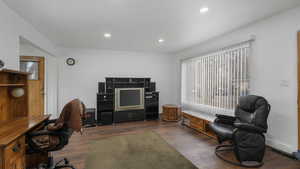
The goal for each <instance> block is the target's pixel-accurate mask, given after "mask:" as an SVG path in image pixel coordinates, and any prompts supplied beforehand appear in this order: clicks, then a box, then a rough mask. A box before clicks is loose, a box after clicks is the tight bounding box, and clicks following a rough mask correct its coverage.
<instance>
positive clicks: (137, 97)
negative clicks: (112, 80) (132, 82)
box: [115, 88, 145, 111]
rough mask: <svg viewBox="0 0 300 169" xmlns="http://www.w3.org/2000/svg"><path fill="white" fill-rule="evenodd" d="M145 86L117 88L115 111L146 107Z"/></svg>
mask: <svg viewBox="0 0 300 169" xmlns="http://www.w3.org/2000/svg"><path fill="white" fill-rule="evenodd" d="M144 107H145V106H144V88H116V89H115V111H126V110H140V109H144Z"/></svg>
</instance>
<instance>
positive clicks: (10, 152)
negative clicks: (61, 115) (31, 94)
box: [0, 115, 50, 169]
mask: <svg viewBox="0 0 300 169" xmlns="http://www.w3.org/2000/svg"><path fill="white" fill-rule="evenodd" d="M49 117H50V115H45V116H40V117H23V118H20V119H16V120H13V121H9V122H5V123H3V124H1V125H0V169H25V168H26V162H25V160H26V154H25V151H26V146H27V145H26V143H25V137H26V136H25V135H26V133H27V132H29V131H32V130H34V129H36V128H38V127H40V126H41V125H42V124H43V122H45V121H46V120H47V119H49Z"/></svg>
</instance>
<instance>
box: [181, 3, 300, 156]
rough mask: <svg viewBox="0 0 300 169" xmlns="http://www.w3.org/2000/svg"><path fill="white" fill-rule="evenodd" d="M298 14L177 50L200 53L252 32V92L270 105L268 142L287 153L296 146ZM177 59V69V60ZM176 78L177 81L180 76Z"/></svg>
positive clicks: (295, 11)
mask: <svg viewBox="0 0 300 169" xmlns="http://www.w3.org/2000/svg"><path fill="white" fill-rule="evenodd" d="M299 18H300V8H299V7H298V8H295V9H292V10H289V11H287V12H285V13H281V14H279V15H277V16H273V17H272V18H268V19H266V20H263V21H260V22H257V23H254V24H252V25H249V26H247V27H244V28H241V29H238V30H236V31H234V32H231V33H228V34H226V35H223V36H221V37H218V38H215V39H212V40H210V41H207V42H204V43H201V44H199V45H196V46H194V47H192V48H190V49H186V50H184V51H181V52H179V53H177V54H176V55H177V56H179V57H178V58H179V59H182V58H185V57H191V56H199V55H200V54H201V53H205V52H207V51H210V50H213V49H216V48H219V47H224V46H227V45H230V44H232V43H236V42H239V41H242V40H245V39H249V38H250V36H252V35H255V36H256V40H255V42H254V43H253V46H252V49H253V50H252V55H251V58H250V76H251V77H250V80H251V81H250V88H251V94H258V95H262V96H264V97H266V98H267V100H268V101H269V102H270V104H271V106H272V110H271V113H270V116H269V120H268V122H269V130H268V134H267V139H268V144H269V145H272V146H274V147H275V148H278V149H280V150H283V151H286V152H288V153H291V152H293V151H296V150H297V123H298V122H297V31H299V30H300V22H299ZM177 62H178V65H177V68H178V69H179V60H177ZM178 72H179V70H178ZM177 80H178V84H179V77H178V78H177ZM178 86H179V85H178Z"/></svg>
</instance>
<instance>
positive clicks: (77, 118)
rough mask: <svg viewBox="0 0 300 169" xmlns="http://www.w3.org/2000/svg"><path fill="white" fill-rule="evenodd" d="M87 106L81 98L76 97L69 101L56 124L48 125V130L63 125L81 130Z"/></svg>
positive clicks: (56, 128) (74, 129)
mask: <svg viewBox="0 0 300 169" xmlns="http://www.w3.org/2000/svg"><path fill="white" fill-rule="evenodd" d="M84 112H85V106H84V104H83V103H82V102H81V101H80V100H79V99H74V100H72V101H70V102H69V103H67V104H66V105H65V106H64V108H63V110H62V112H61V114H60V116H59V118H58V119H57V120H56V122H55V123H54V125H51V126H48V128H47V129H48V130H52V131H53V130H58V129H61V128H62V127H64V126H65V127H67V128H71V129H72V130H73V131H76V132H80V131H81V128H82V122H81V119H82V117H84Z"/></svg>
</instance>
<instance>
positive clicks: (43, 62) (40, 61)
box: [19, 55, 46, 114]
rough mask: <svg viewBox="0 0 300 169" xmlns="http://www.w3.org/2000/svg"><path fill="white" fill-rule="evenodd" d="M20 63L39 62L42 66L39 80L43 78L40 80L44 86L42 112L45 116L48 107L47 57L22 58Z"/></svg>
mask: <svg viewBox="0 0 300 169" xmlns="http://www.w3.org/2000/svg"><path fill="white" fill-rule="evenodd" d="M19 60H20V61H35V62H39V65H40V66H41V67H39V78H41V79H40V80H42V86H43V92H44V94H43V97H42V111H43V114H45V113H46V111H45V108H46V107H45V105H46V103H45V92H46V91H45V90H46V88H45V79H46V78H45V76H46V74H45V71H46V70H45V57H44V56H23V55H22V56H20V59H19Z"/></svg>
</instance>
